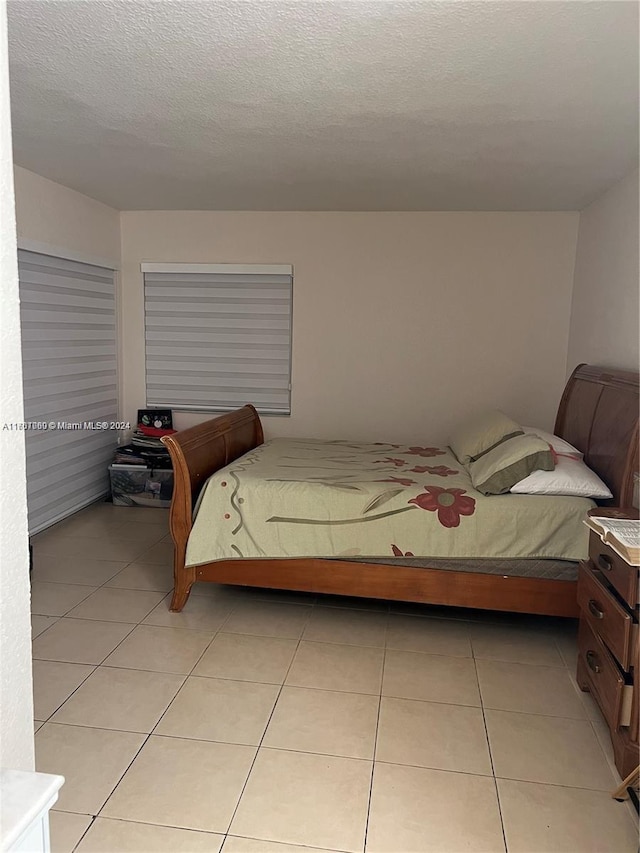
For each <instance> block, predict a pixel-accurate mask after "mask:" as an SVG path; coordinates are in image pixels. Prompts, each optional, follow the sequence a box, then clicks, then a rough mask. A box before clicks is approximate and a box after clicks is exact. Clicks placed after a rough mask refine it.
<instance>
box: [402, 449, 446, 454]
mask: <svg viewBox="0 0 640 853" xmlns="http://www.w3.org/2000/svg"><path fill="white" fill-rule="evenodd" d="M407 453H408V454H409V456H444V450H440V448H439V447H410V448H409V449H408V450H407Z"/></svg>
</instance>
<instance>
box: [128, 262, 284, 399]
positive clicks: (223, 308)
mask: <svg viewBox="0 0 640 853" xmlns="http://www.w3.org/2000/svg"><path fill="white" fill-rule="evenodd" d="M142 272H143V273H144V302H145V344H146V386H147V406H159V407H166V408H173V409H182V410H188V411H209V412H221V411H228V410H229V409H234V408H237V407H238V406H241V405H243V404H244V403H253V405H254V406H255V407H256V408H257V409H258V411H259V412H261V413H262V414H289V413H290V410H291V402H290V398H291V316H292V291H293V268H292V267H291V266H290V265H282V264H278V265H253V264H248V265H232V264H142Z"/></svg>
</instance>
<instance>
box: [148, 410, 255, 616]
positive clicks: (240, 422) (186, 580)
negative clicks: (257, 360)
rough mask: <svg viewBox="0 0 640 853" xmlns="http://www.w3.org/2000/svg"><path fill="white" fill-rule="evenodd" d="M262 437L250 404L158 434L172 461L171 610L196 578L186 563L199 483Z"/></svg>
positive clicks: (185, 596)
mask: <svg viewBox="0 0 640 853" xmlns="http://www.w3.org/2000/svg"><path fill="white" fill-rule="evenodd" d="M263 441H264V433H263V430H262V424H261V422H260V416H259V415H258V413H257V411H256V410H255V408H254V407H253V406H249V405H247V406H243V407H242V408H241V409H237V410H236V411H235V412H230V413H229V414H227V415H221V416H220V417H218V418H213V419H212V420H209V421H205V422H204V423H202V424H198V425H197V426H194V427H189V429H185V430H181V431H180V432H177V433H175V434H174V435H167V436H164V437H163V438H162V443H163V444H164V445H165V446H166V447H167V449H168V450H169V453H170V455H171V461H172V463H173V498H172V500H171V509H170V510H169V530H170V532H171V538H172V539H173V545H174V556H173V578H174V587H173V599H172V601H171V610H173V611H178V612H179V611H180V610H182V608H183V607H184V605H185V604H186V601H187V599H188V597H189V592H190V591H191V586H192V585H193V583H194V582H195V579H196V576H195V569H194V568H193V567H191V568H189V567H186V566H185V564H184V563H185V555H186V552H187V540H188V539H189V534H190V533H191V527H192V525H193V510H194V507H195V504H196V501H197V499H198V495H199V494H200V491H201V489H202V487H203V485H204V484H205V482H206V481H207V479H208V478H209V477H210V476H211V475H212V474H214V473H215V472H216V471H219V470H220V468H224V467H225V465H229V464H230V463H231V462H233V461H234V459H237V458H238V457H239V456H243V455H244V454H245V453H248V452H249V451H250V450H253V448H254V447H258V446H259V445H260V444H262V443H263Z"/></svg>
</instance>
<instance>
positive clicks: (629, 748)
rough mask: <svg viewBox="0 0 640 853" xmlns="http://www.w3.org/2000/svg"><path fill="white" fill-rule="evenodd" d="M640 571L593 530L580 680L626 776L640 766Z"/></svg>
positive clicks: (582, 588)
mask: <svg viewBox="0 0 640 853" xmlns="http://www.w3.org/2000/svg"><path fill="white" fill-rule="evenodd" d="M589 514H590V515H599V516H607V515H609V516H613V517H616V518H638V512H637V510H635V509H630V510H626V509H624V510H620V509H613V508H609V509H604V508H598V509H595V510H591V512H590V513H589ZM638 574H639V569H638V567H637V566H630V565H629V564H628V563H626V562H625V561H624V560H623V559H622V557H620V556H619V555H618V554H617V553H616V552H615V551H614V550H613V549H612V548H610V547H609V545H607V544H605V543H604V542H602V540H601V539H600V537H599V536H598V534H597V533H595V532H594V531H591V532H590V538H589V559H588V560H587V561H586V562H583V563H581V564H580V574H579V578H578V604H579V606H580V631H579V634H578V647H579V652H578V671H577V676H576V677H577V681H578V684H579V686H580V688H581V689H582V690H588V691H589V692H590V693H591V694H592V696H593V698H594V699H595V701H596V702H597V703H598V705H599V707H600V710H601V711H602V714H603V716H604V718H605V720H606V722H607V725H608V726H609V731H610V733H611V741H612V743H613V751H614V755H615V762H616V767H617V768H618V772H619V773H620V775H621V776H622V777H623V778H624V777H625V776H627V775H628V774H629V773H630V772H631V771H632V770H634V769H635V768H636V767H637V766H638V749H639V746H638V705H639V694H640V689H639V688H640V651H639V639H638V615H639V609H638Z"/></svg>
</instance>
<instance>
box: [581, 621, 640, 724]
mask: <svg viewBox="0 0 640 853" xmlns="http://www.w3.org/2000/svg"><path fill="white" fill-rule="evenodd" d="M584 682H586V686H587V687H588V688H589V690H590V691H591V692H592V693H593V695H594V698H595V699H596V701H597V703H598V705H599V706H600V709H601V711H602V713H603V714H604V716H605V719H606V720H607V723H608V724H609V728H610V729H611V730H612V731H615V730H616V729H617V728H618V726H628V725H629V722H630V719H631V694H632V691H633V687H632V686H631V685H627V684H626V683H625V680H624V676H623V674H622V673H621V672H620V670H619V669H618V667H617V665H616V662H615V661H614V659H613V658H612V657H611V654H610V652H609V651H608V649H607V647H606V646H605V645H604V643H603V642H602V640H600V639H599V638H598V637H597V636H596V635H595V634H594V633H593V631H592V630H591V628H589V626H588V625H587V623H586V622H585V621H584V619H581V620H580V632H579V634H578V683H579V684H580V687H583V686H585V685H584Z"/></svg>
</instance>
